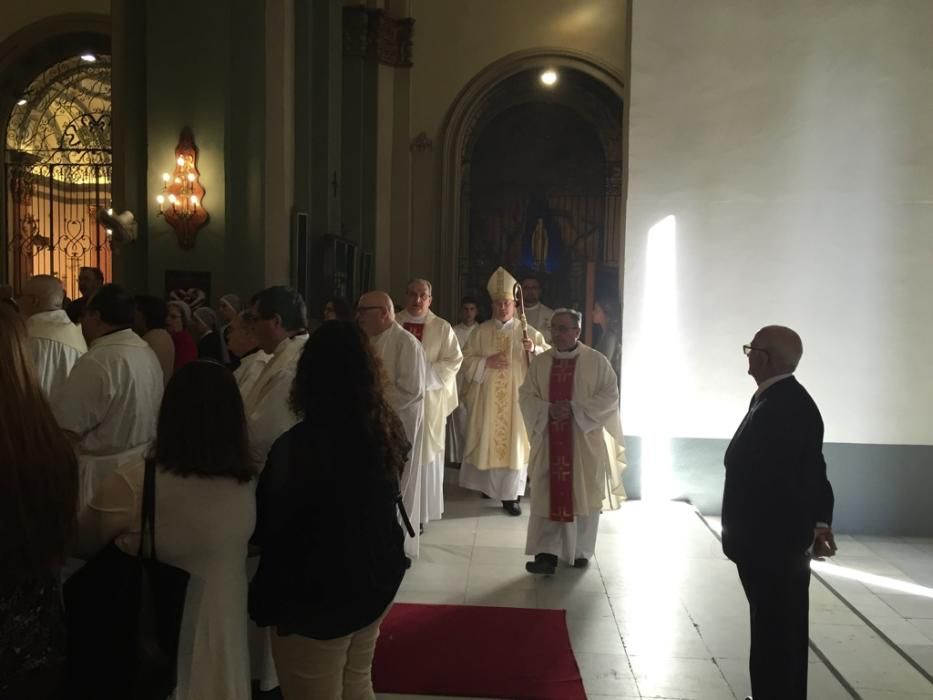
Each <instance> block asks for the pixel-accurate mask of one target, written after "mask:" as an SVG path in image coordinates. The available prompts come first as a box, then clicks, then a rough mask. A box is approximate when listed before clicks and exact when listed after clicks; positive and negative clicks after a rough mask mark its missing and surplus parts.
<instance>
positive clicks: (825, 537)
mask: <svg viewBox="0 0 933 700" xmlns="http://www.w3.org/2000/svg"><path fill="white" fill-rule="evenodd" d="M835 553H836V538H835V537H834V536H833V529H832V528H831V527H817V528H814V529H813V558H814V559H818V560H820V561H822V560H823V559H825V558H826V557H831V556H833V555H834V554H835Z"/></svg>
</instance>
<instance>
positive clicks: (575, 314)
mask: <svg viewBox="0 0 933 700" xmlns="http://www.w3.org/2000/svg"><path fill="white" fill-rule="evenodd" d="M561 314H564V315H565V316H570V318H572V319H573V322H574V323H575V324H576V326H575V327H576V328H582V327H583V314H581V313H580V312H579V311H577V310H576V309H554V313H553V314H552V315H551V318H552V319H553V318H554V316H559V315H561Z"/></svg>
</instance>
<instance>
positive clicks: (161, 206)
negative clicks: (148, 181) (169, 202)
mask: <svg viewBox="0 0 933 700" xmlns="http://www.w3.org/2000/svg"><path fill="white" fill-rule="evenodd" d="M156 201H157V202H158V203H159V213H160V214H161V213H162V212H163V210H164V209H165V197H163V196H162V195H161V194H160V195H159V196H158V197H156Z"/></svg>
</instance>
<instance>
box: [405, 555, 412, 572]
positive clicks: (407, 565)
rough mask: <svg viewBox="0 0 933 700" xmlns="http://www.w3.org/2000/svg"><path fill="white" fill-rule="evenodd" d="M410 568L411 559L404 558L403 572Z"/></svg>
mask: <svg viewBox="0 0 933 700" xmlns="http://www.w3.org/2000/svg"><path fill="white" fill-rule="evenodd" d="M410 568H411V557H405V570H406V571H407V570H408V569H410Z"/></svg>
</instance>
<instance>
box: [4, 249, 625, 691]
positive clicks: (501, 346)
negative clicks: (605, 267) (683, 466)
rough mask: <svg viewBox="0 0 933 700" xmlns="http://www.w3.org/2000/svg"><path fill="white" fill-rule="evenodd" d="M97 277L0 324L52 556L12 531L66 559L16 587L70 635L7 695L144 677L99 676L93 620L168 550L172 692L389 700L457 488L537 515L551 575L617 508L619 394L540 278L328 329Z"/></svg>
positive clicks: (412, 286)
mask: <svg viewBox="0 0 933 700" xmlns="http://www.w3.org/2000/svg"><path fill="white" fill-rule="evenodd" d="M98 273H99V271H96V270H93V269H89V270H87V271H86V272H84V271H83V272H82V275H83V276H82V280H85V281H86V282H87V284H86V285H85V284H84V283H82V291H84V292H85V295H84V296H82V297H81V298H80V299H77V300H75V301H73V302H71V303H70V304H68V303H67V301H66V300H65V298H64V291H63V288H62V284H61V282H60V281H59V280H58V279H56V278H55V277H53V276H49V275H36V276H35V277H33V278H31V279H29V280H28V281H27V282H26V283H25V284H24V285H23V287H22V293H21V294H20V295H18V296H17V297H16V298H15V299H12V300H9V303H5V304H2V305H0V330H2V334H0V336H2V348H0V372H2V375H3V378H2V386H3V391H4V397H5V398H4V402H3V405H4V407H3V414H4V430H5V431H7V432H8V434H11V435H17V436H18V438H17V440H18V442H17V441H14V442H11V443H10V445H9V446H8V447H7V450H8V451H9V450H14V451H15V450H19V451H20V453H19V454H15V455H14V454H12V453H11V454H8V455H7V457H16V459H17V460H18V462H17V463H19V464H22V465H23V466H22V473H18V474H17V475H16V477H15V478H13V479H12V480H11V481H9V482H8V483H10V484H12V486H13V487H14V488H21V489H23V490H24V497H23V498H24V501H23V502H24V508H29V507H31V506H37V507H38V504H40V503H45V504H46V505H45V506H44V507H46V508H57V509H58V512H51V511H49V512H46V513H44V515H43V518H44V520H45V521H47V522H50V523H57V526H56V527H57V528H58V530H57V532H52V530H54V527H52V526H50V534H51V539H50V541H51V542H52V544H42V545H41V546H40V540H39V536H38V535H30V534H28V533H27V532H26V531H25V530H26V529H27V528H26V526H25V525H23V530H24V532H22V533H20V534H22V536H23V538H24V539H23V541H24V542H26V543H27V545H26V546H34V547H35V548H37V549H40V550H41V547H45V548H46V550H45V551H44V552H41V551H40V552H39V553H40V554H44V555H45V556H50V557H52V558H56V557H57V558H59V559H60V560H61V561H63V562H64V564H63V566H62V569H61V572H58V571H56V572H55V574H54V575H45V576H44V577H41V576H40V577H38V578H37V579H33V580H32V582H31V583H30V584H28V585H27V586H25V587H24V590H23V591H22V595H23V596H24V597H25V598H26V599H29V600H30V601H32V603H31V608H30V609H31V610H32V611H33V613H32V614H33V618H30V616H29V615H24V617H23V622H22V624H23V625H24V628H25V626H27V625H29V624H34V623H35V622H36V618H37V616H40V615H41V616H42V618H43V619H44V620H46V621H48V620H52V621H53V627H54V626H59V627H63V626H65V625H67V626H68V636H69V640H70V641H69V644H68V646H67V647H65V646H63V645H61V644H53V643H49V644H38V643H37V644H36V645H35V650H33V651H30V649H29V648H28V647H27V648H24V650H23V652H22V663H23V667H24V668H32V667H35V668H55V669H58V670H57V671H56V674H57V675H56V677H54V678H52V677H44V676H43V677H37V676H33V675H30V674H29V673H25V674H23V675H22V678H21V682H22V684H23V685H22V688H23V689H24V691H23V694H22V696H19V695H16V696H15V697H32V696H31V695H27V694H26V691H25V689H27V688H32V687H34V685H35V684H42V683H49V684H51V683H54V682H56V681H61V679H62V678H67V682H68V685H69V687H70V688H73V689H74V697H82V698H83V697H88V698H90V697H118V696H119V695H118V693H119V692H120V691H119V690H118V689H119V688H126V687H130V686H132V683H134V682H136V681H134V679H132V678H128V677H127V676H126V674H125V673H119V672H116V673H115V672H113V670H112V669H109V670H108V667H107V666H104V665H102V664H101V658H100V657H101V655H100V654H98V655H97V656H96V657H89V656H88V654H87V650H88V649H89V648H95V649H98V650H110V651H109V653H111V654H113V655H114V658H117V659H119V658H121V657H120V654H122V653H125V652H124V650H123V649H121V644H124V642H125V639H121V638H119V635H117V638H109V637H108V636H107V635H108V634H111V633H112V631H113V630H112V629H110V628H108V627H107V625H106V624H104V623H103V622H102V621H101V622H100V624H92V623H89V620H90V621H94V620H96V617H95V615H97V613H95V612H94V611H95V609H99V608H95V607H94V606H99V605H101V602H100V601H101V600H102V598H101V596H103V597H104V598H106V595H105V592H106V591H113V590H115V589H114V586H115V585H118V582H115V581H113V580H108V579H107V575H108V573H107V572H108V571H110V570H109V569H107V568H106V567H105V566H103V565H101V564H100V562H101V560H102V558H104V557H105V555H106V553H107V552H109V551H111V549H112V548H116V550H119V551H122V552H125V553H127V554H131V555H135V554H136V553H137V552H139V553H141V554H142V553H143V552H144V545H145V544H146V542H147V541H148V538H149V537H152V538H153V539H152V541H151V542H150V543H149V544H150V545H151V547H152V549H151V551H150V554H149V556H152V557H154V556H155V554H156V551H155V547H156V546H157V548H158V561H159V562H160V565H171V566H172V567H175V568H176V569H177V570H180V571H183V572H184V575H185V576H186V577H187V592H186V594H185V596H184V602H183V605H182V606H181V608H180V609H178V610H176V611H175V618H176V619H175V622H176V624H177V628H176V629H177V648H175V647H173V651H174V653H175V654H176V655H177V672H176V673H177V679H176V687H175V691H174V696H173V697H175V698H178V699H179V700H206V699H210V698H217V699H218V700H220V699H221V698H222V699H224V700H246V699H247V698H250V697H251V694H252V693H254V692H259V693H260V694H262V693H274V694H275V697H281V696H284V697H285V698H287V699H288V700H295V699H308V700H310V699H316V698H332V697H335V698H336V697H352V698H373V697H374V695H373V689H372V680H371V675H370V674H371V671H370V669H371V667H372V662H373V655H374V652H375V645H376V638H377V636H378V634H379V626H380V624H381V622H382V620H383V619H384V617H385V616H386V614H387V613H388V610H389V608H390V607H391V605H392V601H393V599H394V598H395V596H396V593H397V591H398V588H399V586H400V584H401V581H402V579H403V577H404V576H405V572H406V570H407V569H409V568H411V567H412V566H413V565H417V564H416V562H417V560H418V558H419V538H420V536H421V535H423V534H424V532H425V530H426V529H430V528H431V523H432V522H434V521H437V520H440V519H441V518H443V517H444V482H445V472H446V473H447V474H448V477H447V479H448V481H450V480H451V479H454V483H455V484H456V483H458V484H459V486H460V487H463V488H465V489H468V490H471V491H474V492H476V497H477V498H487V499H492V500H493V501H498V502H500V503H501V508H502V517H509V516H517V515H520V514H521V513H522V498H523V497H526V496H530V498H531V501H530V503H531V504H530V520H529V523H530V524H529V527H528V532H527V541H526V547H525V553H526V554H527V555H529V556H530V557H532V559H530V560H529V561H528V562H527V564H526V569H527V571H528V572H530V573H531V574H537V575H542V574H543V575H552V574H555V573H558V570H559V568H560V566H561V562H563V563H564V564H565V565H566V566H570V567H577V568H582V567H586V566H587V564H588V562H589V560H590V559H591V558H592V557H593V556H594V553H595V544H596V537H597V530H598V526H599V517H600V513H601V512H603V511H605V510H611V509H616V508H618V507H619V506H620V503H621V501H622V500H623V499H624V498H625V492H624V489H623V487H622V482H621V472H622V470H623V469H624V467H625V464H624V461H623V446H622V427H621V422H620V417H619V383H618V377H617V374H616V372H615V371H614V369H613V368H612V366H611V365H610V361H609V359H607V357H605V356H604V355H602V354H601V353H600V352H597V351H596V350H594V349H592V348H590V347H588V346H586V345H584V344H583V343H582V342H581V341H580V336H581V329H582V319H583V317H582V315H581V313H580V312H579V311H575V310H571V309H560V308H559V309H556V310H552V309H550V308H548V307H546V306H544V304H543V303H542V302H541V296H542V290H541V285H540V282H539V280H538V279H537V278H535V277H533V276H532V277H527V278H525V279H524V280H523V281H522V283H521V284H519V283H518V282H517V280H516V279H515V278H514V277H513V276H512V275H511V274H510V273H509V272H508V271H506V270H505V269H503V268H501V267H500V268H498V269H497V270H496V271H495V272H494V273H493V274H492V276H491V277H490V278H489V282H488V285H487V291H488V293H489V297H490V300H491V309H490V311H491V318H490V319H489V320H486V321H483V322H481V321H480V320H479V315H480V311H481V308H480V304H479V302H478V301H477V299H476V298H473V297H466V298H464V299H463V300H462V302H461V305H460V306H461V308H460V311H461V316H460V319H458V321H459V322H458V323H457V324H456V325H453V326H452V325H451V323H449V322H448V321H446V320H444V319H443V318H441V317H439V316H438V315H436V314H435V313H434V312H433V311H432V310H431V306H432V301H433V294H432V286H431V282H430V281H429V280H426V279H413V280H411V281H410V282H409V284H408V285H407V287H406V289H405V290H400V291H403V293H404V296H403V297H402V299H403V300H404V304H403V305H402V306H401V308H398V309H397V308H396V306H395V303H394V302H393V299H392V297H391V296H390V295H389V294H387V293H386V292H383V291H371V292H367V293H365V294H363V295H362V296H361V297H360V298H359V300H358V301H357V303H356V305H355V308H352V307H350V305H349V304H348V303H347V302H346V301H344V300H340V299H333V300H330V301H329V302H328V305H327V309H326V311H325V314H324V318H325V321H324V323H323V324H321V325H319V326H318V327H317V328H315V329H313V330H311V326H310V324H309V319H308V314H307V309H306V307H305V302H304V300H303V298H302V297H301V295H300V294H299V293H298V292H296V291H295V290H293V289H290V288H288V287H281V286H279V287H270V288H268V289H264V290H262V291H260V292H257V293H256V294H254V295H253V296H252V297H251V298H250V300H249V303H248V304H243V303H241V302H240V300H239V298H238V297H236V296H235V295H226V296H224V297H223V299H222V301H221V303H220V305H219V306H218V313H217V314H216V315H215V313H214V312H213V311H211V310H210V309H208V308H207V307H201V309H202V310H203V311H209V312H210V313H209V314H206V313H203V312H202V313H199V312H198V311H199V310H195V311H194V312H193V311H192V309H190V308H189V307H188V306H187V304H186V303H185V302H182V301H178V300H172V301H170V302H169V303H168V304H166V303H165V302H163V301H162V300H158V299H155V298H152V297H143V296H133V295H132V294H131V293H130V292H129V291H128V290H126V289H124V288H123V287H121V286H119V285H116V284H101V283H100V282H101V281H102V277H101V276H100V275H99V274H98ZM160 314H161V318H160ZM351 314H352V315H351ZM208 317H213V318H208ZM216 318H223V320H224V323H223V324H222V325H221V324H219V323H217V324H214V323H207V322H204V320H205V319H208V320H211V321H213V320H216ZM198 319H200V322H199V321H198ZM351 319H352V320H351ZM532 320H533V321H534V322H531V321H532ZM539 324H540V326H541V328H538V327H537V326H538V325H539ZM212 326H213V327H212ZM212 334H213V335H212ZM206 339H208V340H210V342H205V340H206ZM191 348H194V349H196V353H194V352H191ZM224 358H226V361H224ZM11 396H13V397H16V400H14V401H12V402H11V401H9V400H8V399H7V398H6V397H11ZM11 463H12V462H11ZM455 469H459V474H458V473H457V472H456V471H455ZM450 475H454V476H450ZM41 484H45V486H42V487H40V485H41ZM49 485H51V488H52V489H53V490H54V491H55V493H54V494H45V495H46V496H49V498H48V499H46V501H42V499H41V498H40V492H41V489H42V488H49ZM52 496H54V497H52ZM74 503H77V504H78V509H77V512H76V513H75V512H74V509H73V506H71V507H70V509H69V505H68V504H74ZM526 507H528V506H527V505H526ZM149 518H152V520H149ZM147 528H148V531H147ZM147 532H148V534H146V533H147ZM106 556H112V554H110V555H106ZM59 574H61V576H59ZM60 580H64V586H63V590H64V601H65V607H64V610H62V607H61V605H60V603H59V598H58V596H59V592H58V591H59V583H60ZM89 590H91V591H95V593H94V595H92V596H90V597H89V595H88V591H89ZM95 596H97V597H96V598H95ZM168 616H169V617H171V615H170V614H169V615H168ZM59 631H61V630H59ZM53 632H54V630H53ZM74 640H78V644H79V645H80V646H79V648H75V642H74ZM33 653H34V654H36V657H35V658H32V657H31V656H30V654H33ZM43 655H45V656H43ZM46 657H48V658H46ZM78 659H80V668H78V666H79V664H78V663H77V662H76V660H78ZM95 659H96V660H95ZM105 661H107V660H106V659H105ZM50 662H54V663H50ZM107 663H108V664H110V665H112V659H111V660H110V661H108V662H107ZM40 675H43V674H40ZM121 684H122V685H121ZM108 693H110V694H108ZM10 697H14V696H10ZM270 697H272V695H270Z"/></svg>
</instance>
